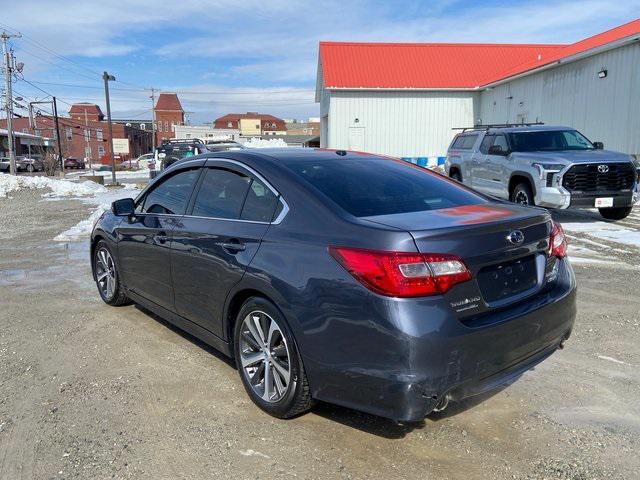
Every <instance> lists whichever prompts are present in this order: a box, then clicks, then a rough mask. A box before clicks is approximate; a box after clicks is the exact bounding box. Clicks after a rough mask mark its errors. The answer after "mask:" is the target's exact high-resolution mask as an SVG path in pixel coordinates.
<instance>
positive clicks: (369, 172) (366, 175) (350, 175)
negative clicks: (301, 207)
mask: <svg viewBox="0 0 640 480" xmlns="http://www.w3.org/2000/svg"><path fill="white" fill-rule="evenodd" d="M286 166H287V167H289V168H290V169H291V170H293V171H294V172H295V173H297V174H298V175H299V176H301V177H302V178H303V179H305V180H306V181H307V182H308V183H310V184H311V185H312V186H313V187H315V188H316V189H317V190H319V191H320V192H321V193H323V194H324V195H326V196H327V197H329V198H330V199H331V200H333V201H334V202H335V203H337V204H338V205H339V206H340V207H342V208H343V209H344V210H346V211H347V212H348V213H350V214H351V215H354V216H356V217H369V216H375V215H390V214H395V213H409V212H422V211H427V210H439V209H442V208H451V207H458V206H461V205H475V204H479V203H485V202H486V200H485V199H484V198H483V197H481V196H479V195H477V194H475V193H473V192H471V191H470V190H467V189H466V188H464V187H462V186H459V185H457V184H455V183H453V182H452V181H449V180H446V179H444V178H442V177H440V176H439V175H438V174H435V173H432V172H428V171H427V170H422V169H420V168H419V167H413V166H410V165H408V164H406V163H403V162H401V161H394V160H388V159H382V158H375V157H367V158H339V159H335V160H327V159H318V160H309V159H306V160H293V161H287V163H286Z"/></svg>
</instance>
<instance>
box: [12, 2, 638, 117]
mask: <svg viewBox="0 0 640 480" xmlns="http://www.w3.org/2000/svg"><path fill="white" fill-rule="evenodd" d="M0 12H1V13H2V15H0V28H6V29H11V31H20V32H21V33H22V34H23V35H24V36H23V37H22V38H19V39H12V41H11V44H12V46H13V48H14V50H15V54H16V57H17V61H20V62H24V64H25V67H24V79H25V80H26V81H29V82H32V83H33V84H34V85H36V86H37V87H39V88H41V89H42V90H44V91H46V92H47V93H49V94H53V95H57V96H58V97H60V98H61V99H62V101H65V102H68V103H73V102H75V101H90V102H96V103H98V104H100V105H102V106H104V94H103V91H102V80H101V77H100V74H101V72H102V71H103V70H108V71H109V72H110V73H112V74H113V75H115V76H116V77H117V81H116V82H115V83H113V84H112V88H113V91H112V110H113V112H114V116H116V117H121V118H122V117H137V118H149V117H150V112H149V108H150V104H151V101H150V99H149V98H148V96H149V92H145V91H143V90H142V88H149V87H155V88H159V89H163V90H166V91H177V92H179V95H180V98H181V100H182V102H183V106H184V107H185V110H187V111H188V112H189V114H190V118H191V120H192V123H201V122H205V121H211V120H212V119H214V118H215V117H217V116H219V115H222V114H224V113H228V112H244V111H248V110H250V111H260V112H265V113H273V114H275V115H278V116H281V117H287V118H289V117H293V118H306V117H309V116H317V115H318V105H317V104H315V103H314V101H313V99H314V87H315V79H316V67H317V61H318V42H319V41H320V40H334V41H340V40H348V41H379V42H399V41H405V42H406V41H411V42H423V41H424V42H481V43H486V42H510V43H521V42H528V43H531V42H532V43H570V42H574V41H576V40H579V39H581V38H584V37H586V36H590V35H593V34H596V33H599V32H601V31H604V30H607V29H609V28H612V27H615V26H617V25H619V24H622V23H625V22H628V21H631V20H633V19H634V18H636V17H637V16H638V12H640V0H625V1H622V2H621V1H605V0H591V1H589V0H587V1H580V0H559V1H545V0H534V1H523V2H515V1H483V2H464V1H446V0H445V1H440V2H439V1H436V0H433V1H391V0H388V1H381V0H342V1H337V0H336V1H334V0H329V1H313V2H312V1H309V2H298V1H285V0H269V1H264V0H260V1H254V0H245V1H244V2H240V1H238V0H208V1H206V0H171V1H164V0H153V1H150V0H128V1H120V0H118V1H110V0H103V1H101V2H93V1H86V0H82V1H80V0H78V1H76V0H72V1H65V0H56V1H52V0H22V1H10V0H2V5H1V6H0ZM26 81H23V80H21V81H18V82H17V83H16V85H15V87H14V88H15V90H16V92H17V95H22V96H24V97H25V101H26V100H27V99H28V100H31V99H33V97H38V98H41V97H46V96H47V93H44V92H42V91H39V90H37V89H36V88H35V87H34V86H32V85H30V84H28V83H26ZM36 82H47V83H36ZM53 84H74V85H81V86H82V87H80V86H77V87H69V86H64V85H53ZM103 108H104V107H103ZM60 110H61V111H66V110H68V106H67V105H65V104H62V105H61V106H60Z"/></svg>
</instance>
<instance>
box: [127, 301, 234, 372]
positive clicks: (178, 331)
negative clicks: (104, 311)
mask: <svg viewBox="0 0 640 480" xmlns="http://www.w3.org/2000/svg"><path fill="white" fill-rule="evenodd" d="M134 307H135V308H136V309H137V310H139V311H140V312H142V313H144V314H145V315H147V316H148V317H150V318H153V319H154V320H155V321H156V322H158V323H160V324H162V325H163V326H165V327H166V328H168V329H169V330H171V331H172V332H174V333H176V334H177V335H180V336H181V337H182V338H184V339H185V340H188V341H189V342H191V343H193V344H194V345H196V346H197V347H200V348H202V349H203V350H205V351H206V352H208V353H210V354H211V355H212V356H214V357H216V358H217V359H218V360H220V361H222V362H224V363H225V364H227V366H229V367H231V368H233V369H234V370H237V369H236V363H235V361H234V360H233V358H230V357H227V356H226V355H225V354H224V353H222V352H220V351H219V350H216V349H215V348H213V347H212V346H211V345H209V344H208V343H205V342H203V341H202V340H200V339H199V338H197V337H194V336H193V335H191V334H190V333H188V332H185V331H184V330H181V329H180V328H179V327H176V326H175V325H174V324H173V323H171V322H169V321H168V320H165V319H164V318H162V317H161V316H159V315H156V314H155V313H153V312H152V311H151V310H147V309H146V308H144V307H143V306H142V305H138V304H135V305H134Z"/></svg>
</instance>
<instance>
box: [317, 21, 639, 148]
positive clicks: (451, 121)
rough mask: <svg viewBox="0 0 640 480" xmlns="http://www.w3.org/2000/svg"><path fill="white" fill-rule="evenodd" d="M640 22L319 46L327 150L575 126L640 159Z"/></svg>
mask: <svg viewBox="0 0 640 480" xmlns="http://www.w3.org/2000/svg"><path fill="white" fill-rule="evenodd" d="M639 40H640V19H637V20H634V21H632V22H629V23H627V24H624V25H621V26H618V27H616V28H613V29H611V30H608V31H606V32H603V33H599V34H597V35H593V36H591V37H589V38H586V39H583V40H580V41H577V42H575V43H571V44H563V45H558V44H481V43H479V44H462V43H461V44H456V43H354V42H320V46H319V56H318V75H317V82H316V101H317V102H319V103H320V110H321V117H322V118H321V139H322V140H321V144H322V145H323V146H325V147H329V148H345V149H356V150H366V151H371V152H375V153H381V154H387V155H394V156H399V157H410V158H414V157H421V156H442V155H444V153H445V152H446V149H447V147H448V144H449V142H450V141H451V139H452V138H453V135H454V132H453V131H452V128H454V127H464V126H472V125H474V124H478V123H480V122H482V123H522V122H532V121H543V122H545V123H561V124H568V125H570V126H573V127H576V128H578V129H579V130H581V131H583V133H585V134H586V135H587V136H589V137H591V138H593V139H596V140H602V141H604V142H605V143H606V144H607V147H610V148H613V149H617V150H621V151H625V152H627V153H631V154H640V135H638V134H637V132H638V131H640V115H639V114H638V111H640V108H639V106H640V77H639V76H638V71H639V69H640V42H639Z"/></svg>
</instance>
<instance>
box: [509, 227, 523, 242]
mask: <svg viewBox="0 0 640 480" xmlns="http://www.w3.org/2000/svg"><path fill="white" fill-rule="evenodd" d="M507 240H509V241H510V242H511V243H513V244H514V245H520V244H521V243H522V242H524V233H522V232H521V231H520V230H514V231H513V232H510V233H509V235H507Z"/></svg>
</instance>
